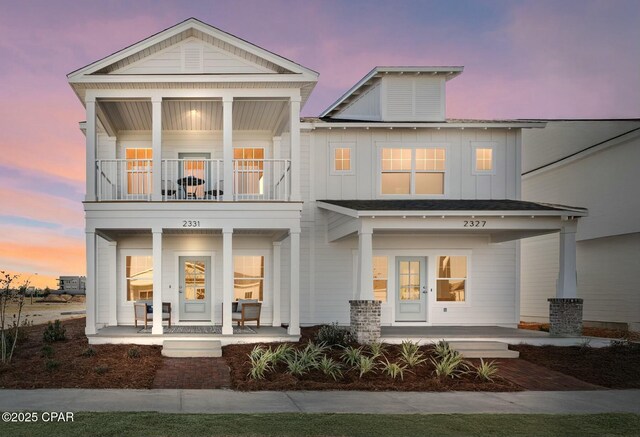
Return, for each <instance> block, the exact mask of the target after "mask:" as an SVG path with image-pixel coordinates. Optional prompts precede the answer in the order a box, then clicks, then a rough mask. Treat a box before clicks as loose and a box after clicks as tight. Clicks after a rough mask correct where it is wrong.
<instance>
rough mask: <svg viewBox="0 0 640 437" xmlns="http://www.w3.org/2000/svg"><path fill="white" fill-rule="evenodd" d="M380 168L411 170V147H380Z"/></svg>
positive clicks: (385, 169) (384, 169) (386, 169)
mask: <svg viewBox="0 0 640 437" xmlns="http://www.w3.org/2000/svg"><path fill="white" fill-rule="evenodd" d="M381 167H382V170H383V171H389V170H406V171H410V170H411V149H382V166H381Z"/></svg>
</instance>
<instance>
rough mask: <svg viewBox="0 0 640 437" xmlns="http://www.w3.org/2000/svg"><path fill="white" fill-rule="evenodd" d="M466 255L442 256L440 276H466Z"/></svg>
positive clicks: (439, 265) (439, 260)
mask: <svg viewBox="0 0 640 437" xmlns="http://www.w3.org/2000/svg"><path fill="white" fill-rule="evenodd" d="M466 277H467V257H466V256H441V257H439V258H438V278H466Z"/></svg>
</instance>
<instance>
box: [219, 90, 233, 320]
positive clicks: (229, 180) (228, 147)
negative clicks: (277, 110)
mask: <svg viewBox="0 0 640 437" xmlns="http://www.w3.org/2000/svg"><path fill="white" fill-rule="evenodd" d="M222 153H223V160H224V163H223V166H222V168H223V170H222V171H223V175H224V178H223V180H224V190H223V191H224V194H223V200H225V201H232V200H233V190H234V187H233V97H223V99H222ZM229 314H231V313H229Z"/></svg>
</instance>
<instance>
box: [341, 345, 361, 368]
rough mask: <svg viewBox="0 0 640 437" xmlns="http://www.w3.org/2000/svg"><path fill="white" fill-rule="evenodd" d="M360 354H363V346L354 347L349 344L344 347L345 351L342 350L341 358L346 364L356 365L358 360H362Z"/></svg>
mask: <svg viewBox="0 0 640 437" xmlns="http://www.w3.org/2000/svg"><path fill="white" fill-rule="evenodd" d="M360 356H362V348H361V347H353V346H347V347H346V348H344V352H342V355H341V358H342V361H344V362H345V364H347V365H349V366H355V365H356V363H357V362H358V361H360Z"/></svg>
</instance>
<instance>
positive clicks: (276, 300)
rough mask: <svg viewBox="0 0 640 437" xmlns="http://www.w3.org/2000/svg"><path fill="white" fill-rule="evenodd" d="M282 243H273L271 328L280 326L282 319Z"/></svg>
mask: <svg viewBox="0 0 640 437" xmlns="http://www.w3.org/2000/svg"><path fill="white" fill-rule="evenodd" d="M281 249H282V243H281V242H279V241H274V242H273V287H272V290H273V315H272V322H271V325H272V326H280V325H281V324H282V319H281V316H280V302H281V301H280V274H281V273H280V272H281V271H282V270H281V252H282V250H281Z"/></svg>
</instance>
